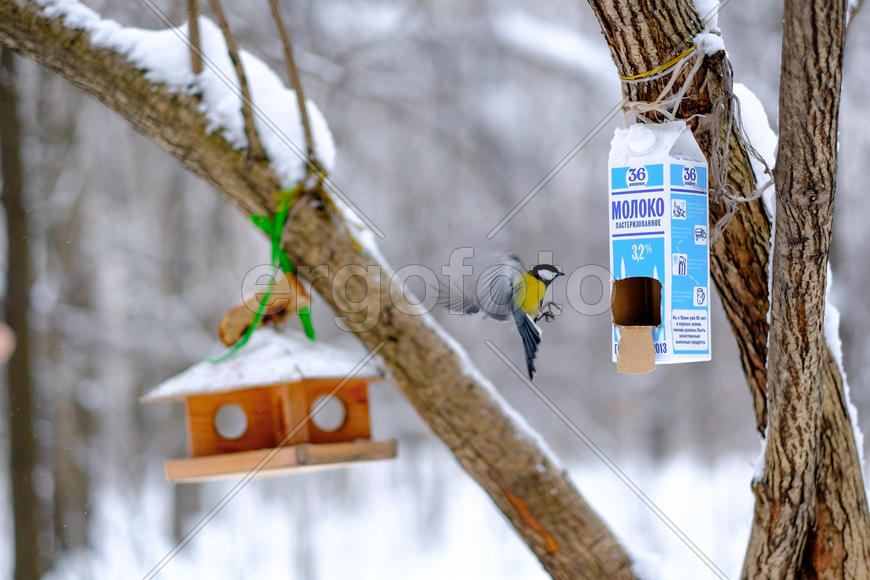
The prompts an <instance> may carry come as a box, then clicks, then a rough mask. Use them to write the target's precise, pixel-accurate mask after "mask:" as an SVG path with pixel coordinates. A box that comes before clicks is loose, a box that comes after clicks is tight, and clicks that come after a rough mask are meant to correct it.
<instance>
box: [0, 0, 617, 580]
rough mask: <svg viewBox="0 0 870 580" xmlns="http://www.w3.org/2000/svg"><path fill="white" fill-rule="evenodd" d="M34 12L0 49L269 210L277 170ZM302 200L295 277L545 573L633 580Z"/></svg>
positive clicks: (343, 240)
mask: <svg viewBox="0 0 870 580" xmlns="http://www.w3.org/2000/svg"><path fill="white" fill-rule="evenodd" d="M38 10H39V8H38V7H37V6H35V5H34V4H32V3H26V4H21V5H19V4H17V3H16V2H14V1H11V0H0V42H2V43H4V44H6V45H9V46H11V47H12V48H13V49H14V50H16V51H19V52H21V53H23V54H25V55H27V56H28V57H30V58H33V59H34V60H35V61H37V62H38V63H40V64H42V65H43V66H45V67H46V68H48V69H50V70H53V71H55V72H58V73H60V74H61V75H62V76H64V77H65V78H67V79H68V80H69V81H70V82H72V83H73V84H75V85H76V86H78V87H80V88H83V89H84V90H86V91H87V92H89V93H91V94H92V95H94V96H96V97H97V98H98V99H99V100H100V101H102V102H103V103H104V104H106V105H107V106H108V107H110V108H111V109H113V110H115V111H116V112H118V113H119V114H121V115H122V116H123V117H124V118H125V119H127V120H128V121H129V122H130V123H132V124H133V125H134V126H135V127H136V128H137V129H138V130H140V131H141V132H143V133H144V134H146V135H148V136H149V137H151V138H152V139H154V140H155V141H156V142H157V143H158V144H160V145H161V146H162V147H164V148H165V149H167V150H168V151H169V152H171V153H172V154H174V155H175V156H176V157H178V158H179V160H181V162H182V163H183V164H184V165H185V166H186V167H188V168H189V169H191V170H192V171H194V172H195V173H197V174H198V175H199V176H200V177H202V178H203V179H205V180H206V181H207V182H209V183H211V184H212V185H213V186H214V187H215V188H216V189H217V190H218V191H220V192H221V193H222V194H223V195H225V196H226V197H227V199H229V200H230V201H231V202H232V203H233V204H235V205H236V206H237V207H239V209H241V210H242V211H243V212H245V213H246V214H251V213H271V212H272V211H273V210H274V194H275V192H276V191H278V189H279V186H278V182H277V179H276V177H275V175H274V173H273V172H272V171H271V170H270V169H269V167H268V165H267V164H265V163H262V162H256V163H248V162H247V160H246V157H245V154H244V152H243V151H235V150H233V149H232V148H231V147H230V146H229V145H228V144H227V143H226V141H225V140H224V139H223V138H222V137H220V135H218V134H217V133H209V132H207V131H206V127H207V123H206V120H205V118H204V117H203V116H202V115H201V114H200V113H199V112H197V103H196V101H195V100H194V99H193V98H192V97H190V96H188V95H184V94H177V93H176V94H170V93H169V92H167V91H165V90H163V89H162V88H160V87H156V86H154V85H152V84H151V83H150V82H148V81H147V80H146V79H145V77H144V75H143V74H142V73H141V72H140V71H137V70H136V69H135V68H134V67H133V66H132V65H130V63H128V62H126V61H125V60H124V59H123V58H122V57H121V56H119V55H118V54H115V53H113V52H111V51H108V50H104V49H99V48H95V47H93V46H91V45H90V43H89V40H88V35H87V34H86V33H82V32H79V31H74V30H70V29H68V28H65V27H64V26H63V25H62V24H61V23H60V22H58V21H57V20H54V21H51V20H48V19H46V18H43V17H41V16H40V15H39V12H38ZM305 197H306V198H307V199H305V200H302V201H299V202H297V203H296V204H295V205H294V207H293V210H292V211H291V216H292V217H291V219H290V220H289V223H288V224H287V228H286V230H285V236H284V240H283V242H284V243H283V247H284V249H285V250H286V251H287V253H288V255H289V257H290V258H291V260H292V261H293V262H294V263H296V264H298V265H299V266H300V267H299V272H300V275H302V276H305V274H306V268H304V266H305V265H307V266H311V267H313V266H325V267H326V268H322V267H321V268H319V270H321V271H323V270H325V271H326V272H327V273H328V274H327V276H325V277H313V278H312V277H311V276H309V278H312V279H310V281H311V283H312V285H313V287H314V288H315V289H316V290H317V291H318V292H319V293H320V294H321V295H322V296H323V297H324V299H325V300H326V301H328V302H329V303H330V304H331V305H332V306H333V308H334V309H335V310H336V312H337V313H338V314H339V315H340V316H344V317H345V318H346V320H348V326H349V327H350V328H351V330H353V331H354V332H356V334H357V335H358V336H359V338H360V339H361V340H362V341H363V342H364V343H365V344H366V345H368V346H369V347H371V348H376V347H379V346H380V347H381V350H380V354H381V356H382V357H383V360H384V362H385V363H386V364H387V366H389V368H390V369H391V370H392V372H393V375H394V377H395V381H396V385H397V387H398V388H399V389H400V390H401V392H402V393H403V394H404V395H405V396H406V397H407V398H408V400H409V401H410V402H411V403H412V404H413V405H414V407H415V408H416V409H417V411H418V412H419V413H420V414H421V416H422V417H423V418H424V419H425V420H426V422H427V423H428V424H429V426H430V427H431V428H432V430H433V432H434V433H435V434H436V435H437V436H438V437H440V438H441V439H442V440H443V441H444V442H445V444H446V445H447V446H448V447H449V448H450V450H451V451H452V452H453V454H454V455H455V456H456V458H457V459H458V461H459V463H460V464H461V465H462V467H463V468H464V469H465V470H466V471H467V472H468V473H469V475H471V477H473V478H474V479H475V480H476V481H477V482H478V484H480V485H481V486H482V487H483V488H484V490H486V492H487V493H488V494H489V496H490V497H491V498H492V500H493V502H494V503H495V504H496V506H497V507H498V508H499V509H500V510H501V511H502V512H503V513H504V515H505V516H506V517H507V519H508V520H509V521H510V523H511V524H512V525H513V526H514V528H515V529H516V530H517V532H518V533H519V534H520V536H521V537H522V539H523V540H524V541H525V542H526V543H527V544H528V545H529V546H530V547H531V549H532V550H533V551H534V553H535V554H536V556H537V557H538V558H539V560H540V561H541V563H542V565H543V566H544V568H545V569H546V570H547V572H548V573H549V574H550V575H551V576H552V577H554V578H565V579H576V578H614V579H618V578H632V577H633V574H632V572H631V570H630V560H629V558H628V556H627V554H626V553H625V551H624V550H623V548H622V547H621V546H620V545H619V543H618V541H617V540H616V539H615V537H614V536H613V534H612V533H611V532H610V530H609V529H608V528H607V527H606V526H605V525H604V524H603V522H602V521H601V520H600V518H599V517H598V516H597V515H596V514H595V512H594V511H593V510H592V509H591V508H590V507H589V506H588V505H587V504H586V502H585V501H584V500H583V498H582V497H581V496H580V494H579V492H578V491H577V489H576V488H575V487H574V485H573V484H572V483H571V481H570V479H569V478H568V477H567V474H566V473H565V472H564V471H563V470H562V468H561V467H560V466H559V465H558V464H557V463H556V462H555V461H554V458H553V457H552V456H551V455H550V454H549V453H548V452H547V451H546V449H544V448H543V447H542V445H541V444H540V443H539V442H538V441H536V440H535V439H534V438H533V437H530V436H529V432H528V430H527V429H526V428H524V427H523V426H522V425H521V424H519V423H518V421H517V420H516V419H514V418H513V417H512V415H511V413H510V411H509V410H508V409H506V408H505V407H504V406H503V403H502V401H501V399H500V397H499V395H498V394H497V392H496V391H495V390H494V388H493V386H492V385H491V384H490V383H489V382H488V381H487V380H486V379H485V378H484V377H482V376H481V375H480V374H479V372H478V371H477V370H476V369H474V368H473V367H472V366H471V364H470V362H469V361H468V359H467V356H466V355H465V353H463V352H462V350H461V349H460V348H459V346H458V345H457V344H456V343H455V342H454V341H453V340H452V339H451V338H450V337H449V336H448V335H446V334H445V333H444V331H443V330H441V328H440V327H439V326H438V325H437V324H436V323H435V322H434V321H433V320H432V319H431V318H430V317H429V316H428V315H422V314H421V315H417V314H413V315H412V314H406V312H409V311H410V310H411V307H410V306H409V305H406V304H405V305H403V304H400V305H399V307H400V308H401V310H399V309H398V308H397V307H396V306H397V305H396V304H395V303H394V301H393V300H392V299H391V297H390V290H391V289H393V291H394V293H397V294H401V292H400V291H399V292H396V289H397V288H398V287H399V281H398V280H395V279H392V276H391V272H390V271H389V269H388V268H387V267H386V265H384V264H379V263H378V261H377V260H376V259H375V258H374V257H373V256H372V255H371V253H370V252H369V251H367V250H365V249H362V248H361V247H360V245H359V243H358V242H357V240H356V239H354V238H353V237H352V236H351V235H349V232H350V231H352V230H355V228H354V226H353V225H348V223H347V222H345V221H344V219H343V218H342V217H341V216H340V215H338V214H337V213H336V212H335V211H334V209H330V208H334V206H333V205H332V203H331V202H328V201H326V200H324V199H323V196H322V194H319V193H318V192H307V193H306V194H305ZM365 234H367V232H357V234H356V235H359V236H362V235H365ZM349 264H357V265H359V266H361V268H359V269H358V270H357V271H358V272H359V273H360V274H361V276H353V277H350V278H349V279H348V280H347V283H346V284H345V283H340V284H333V282H334V281H335V280H336V274H337V273H339V270H340V269H341V268H343V267H345V266H347V265H349ZM311 271H312V270H307V272H308V273H310V272H311ZM344 272H345V273H346V272H347V270H346V269H345V270H344ZM339 274H340V273H339ZM342 282H343V281H342ZM361 296H364V297H365V306H366V307H367V310H368V312H372V313H377V315H378V316H377V320H376V321H375V324H374V326H372V327H369V326H370V325H366V324H364V321H362V320H360V319H359V318H358V317H356V316H355V315H354V314H352V313H353V312H357V311H358V309H357V308H356V306H358V305H359V303H358V301H357V299H358V298H359V297H361ZM403 311H404V312H403Z"/></svg>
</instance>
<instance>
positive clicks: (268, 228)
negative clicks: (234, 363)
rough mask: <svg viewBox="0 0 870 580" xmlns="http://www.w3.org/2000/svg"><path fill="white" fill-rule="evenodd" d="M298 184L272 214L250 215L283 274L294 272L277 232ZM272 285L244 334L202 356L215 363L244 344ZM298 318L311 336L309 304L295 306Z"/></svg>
mask: <svg viewBox="0 0 870 580" xmlns="http://www.w3.org/2000/svg"><path fill="white" fill-rule="evenodd" d="M297 190H298V187H296V188H294V189H290V190H284V193H283V195H282V196H281V199H280V200H279V201H278V206H277V211H276V212H275V216H274V218H270V217H269V216H267V215H262V214H257V215H252V216H251V223H253V224H254V225H255V226H257V227H258V228H260V229H261V230H263V231H264V232H266V235H268V236H269V239H270V240H271V242H272V261H271V264H272V266H275V267H279V268H281V271H282V272H284V273H286V274H296V268H295V267H294V266H293V263H292V262H291V261H290V258H289V257H288V256H287V252H285V251H284V250H282V249H281V233H282V232H283V231H284V225H285V224H286V223H287V214H288V213H289V211H290V202H291V201H292V200H293V197H294V196H295V195H296V192H297ZM274 285H275V281H274V280H271V281H270V282H269V287H268V288H267V289H266V293H265V294H263V298H261V299H260V304H259V306H258V307H257V312H256V314H255V315H254V320H253V322H251V325H250V326H248V328H247V330H245V334H244V335H242V338H240V339H239V341H238V342H236V344H234V345H233V347H232V348H231V349H230V350H228V351H227V352H225V353H224V354H222V355H221V356H219V357H217V358H207V359H206V360H207V361H208V362H210V363H215V364H216V363H219V362H221V361H225V360H226V359H228V358H230V357H231V356H233V355H234V354H235V353H236V352H238V350H239V349H240V348H242V347H243V346H245V344H246V343H247V342H248V340H249V339H250V338H251V335H252V334H254V330H256V328H257V327H258V326H259V325H260V321H261V320H262V319H263V312H265V310H266V304H268V302H269V297H270V296H271V295H272V287H273V286H274ZM299 321H300V322H301V323H302V328H303V330H304V331H305V336H307V337H308V338H309V339H310V340H312V341H313V340H314V325H313V324H312V323H311V308H310V307H309V306H307V305H306V306H303V307H302V308H300V309H299Z"/></svg>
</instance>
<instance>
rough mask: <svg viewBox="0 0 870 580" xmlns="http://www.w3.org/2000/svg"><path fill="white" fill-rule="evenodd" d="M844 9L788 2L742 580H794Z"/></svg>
mask: <svg viewBox="0 0 870 580" xmlns="http://www.w3.org/2000/svg"><path fill="white" fill-rule="evenodd" d="M845 18H846V14H845V3H844V2H840V1H839V0H812V1H808V0H786V1H785V18H784V20H783V23H784V26H783V37H782V73H781V77H780V87H779V118H780V122H779V126H780V132H779V150H778V154H777V159H776V169H775V170H774V176H775V184H776V241H775V245H774V252H773V292H772V294H771V299H772V304H771V327H770V353H769V357H768V376H767V385H768V391H767V396H768V409H769V413H768V430H767V431H768V437H767V447H766V453H765V462H764V463H765V473H764V477H763V478H762V480H761V481H760V482H759V483H758V485H757V486H756V488H755V495H756V504H755V524H754V525H753V528H752V536H751V537H750V540H749V548H748V550H747V554H746V561H745V563H744V569H743V576H744V577H745V578H758V577H773V576H775V577H778V578H795V577H798V576H799V575H801V572H800V568H801V565H802V559H803V556H804V553H803V552H804V547H805V545H806V542H807V539H808V535H809V530H810V527H811V525H813V524H814V520H815V515H816V514H815V510H816V505H815V504H816V494H815V493H813V491H814V487H815V481H816V464H817V461H818V451H819V441H820V422H821V403H822V386H821V371H822V357H823V354H824V353H823V348H824V344H825V339H824V334H823V325H824V320H825V284H826V278H825V276H826V271H827V267H828V254H829V251H830V246H831V223H832V222H833V218H834V188H835V185H836V182H837V116H838V114H839V110H840V85H841V81H842V68H843V44H844V41H845V38H846V23H845Z"/></svg>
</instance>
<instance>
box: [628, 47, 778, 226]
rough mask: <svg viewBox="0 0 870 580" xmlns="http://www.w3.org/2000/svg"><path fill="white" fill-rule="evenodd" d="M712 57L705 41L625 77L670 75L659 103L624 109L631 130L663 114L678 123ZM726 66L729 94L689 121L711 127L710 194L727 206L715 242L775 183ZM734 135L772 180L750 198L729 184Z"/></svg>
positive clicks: (636, 104)
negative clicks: (689, 93) (752, 137)
mask: <svg viewBox="0 0 870 580" xmlns="http://www.w3.org/2000/svg"><path fill="white" fill-rule="evenodd" d="M696 38H697V37H696ZM706 54H707V53H706V49H705V47H704V46H703V42H701V43H699V44H696V45H693V46H692V47H691V48H689V49H687V50H685V51H683V52H682V53H680V54H679V55H677V56H676V57H674V58H672V59H671V60H669V61H667V62H665V63H664V64H662V65H660V66H657V67H654V68H652V69H650V70H649V71H646V72H642V73H638V74H634V75H622V74H620V75H619V78H620V80H621V81H622V82H623V83H625V84H627V85H629V84H638V83H646V82H650V81H654V80H658V79H661V78H663V77H665V76H668V75H670V79H669V81H668V82H667V83H666V84H665V86H664V88H663V89H662V91H661V92H660V93H659V95H658V97H656V99H655V100H654V101H629V102H627V103H626V104H625V105H624V106H623V125H624V126H627V125H628V123H629V120H630V119H634V120H638V121H640V122H643V123H650V122H654V121H652V120H651V119H650V114H651V113H654V114H658V115H660V116H661V117H662V118H665V119H667V120H669V121H673V120H675V119H676V118H677V112H678V111H679V108H680V104H681V103H682V101H683V98H684V97H685V95H686V92H687V91H688V89H689V86H690V85H691V82H692V80H693V79H694V77H695V74H696V73H697V72H698V70H700V68H701V65H702V64H703V62H704V57H705V56H706ZM690 58H691V59H692V65H691V68H690V69H689V71H688V73H687V74H686V76H685V79H684V80H683V82H682V84H681V85H680V88H679V89H678V90H677V91H676V92H674V86H675V84H676V82H677V79H678V78H680V75H681V73H682V72H683V69H684V68H685V67H686V66H688V63H689V62H690ZM720 67H721V69H720V72H721V75H722V79H723V82H722V84H723V86H724V93H723V95H722V96H721V97H719V98H718V99H717V100H716V101H715V102H714V103H713V106H712V110H711V111H710V113H708V114H706V115H704V114H700V113H699V114H695V115H692V116H690V117H688V118H686V119H685V120H686V121H688V120H691V119H694V118H696V117H708V121H709V125H710V127H711V139H712V147H711V150H712V154H711V156H710V173H711V177H712V179H711V181H712V183H713V184H715V185H714V186H712V187H711V188H710V193H711V195H712V196H713V197H715V198H716V199H718V200H719V201H720V202H721V203H722V205H723V206H724V207H725V213H724V214H723V215H722V217H721V218H720V219H719V220H718V221H717V222H716V224H715V225H714V227H713V234H712V236H711V242H715V241H716V240H717V239H718V238H719V236H720V235H721V234H722V232H723V231H724V230H725V228H726V227H727V226H728V223H729V222H730V221H731V218H732V217H733V216H734V214H736V213H737V210H738V207H739V204H741V203H747V202H750V201H752V200H755V199H758V198H759V197H760V196H761V195H762V194H763V193H764V191H765V190H766V189H767V188H768V187H770V186H771V185H772V184H773V172H772V170H771V169H770V167H769V166H768V165H767V162H766V161H765V159H764V158H763V157H762V156H761V154H760V153H758V151H757V150H756V149H755V148H754V147H753V146H752V144H751V143H750V142H749V139H748V138H747V137H746V132H745V130H744V127H743V120H742V117H741V115H740V99H738V98H737V95H735V94H734V91H733V71H732V69H731V64H730V63H729V62H728V59H720ZM732 132H735V133H736V134H737V138H738V139H739V142H740V144H741V145H742V146H743V147H744V148H745V149H746V151H747V152H748V153H749V154H750V155H751V156H752V157H754V158H755V159H756V160H758V161H759V162H760V163H761V164H762V165H763V167H764V173H765V174H766V175H768V176H769V179H768V180H767V181H766V182H765V183H763V184H756V189H755V190H754V191H753V192H751V193H750V194H749V195H742V194H741V193H740V192H739V191H737V189H735V188H734V186H733V185H731V183H730V182H729V180H728V161H727V160H728V153H729V151H730V148H731V134H732Z"/></svg>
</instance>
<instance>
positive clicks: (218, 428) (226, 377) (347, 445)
mask: <svg viewBox="0 0 870 580" xmlns="http://www.w3.org/2000/svg"><path fill="white" fill-rule="evenodd" d="M362 358H363V357H362V355H359V356H357V355H355V354H353V353H348V352H345V351H342V350H339V349H336V348H334V347H330V346H327V345H324V344H321V343H319V342H318V343H315V342H311V341H309V340H308V339H307V338H306V337H305V336H304V335H302V334H300V333H296V332H290V331H287V332H283V333H280V334H279V333H278V332H276V331H274V330H272V329H271V328H263V329H260V330H258V331H257V332H255V333H254V334H253V336H252V337H251V339H250V341H249V342H248V344H247V345H245V347H244V348H242V349H240V350H239V351H238V352H237V353H235V354H234V355H233V356H232V357H230V358H228V359H227V360H224V361H222V362H220V363H217V364H213V363H211V362H208V361H203V362H200V363H198V364H196V365H194V366H193V367H191V368H189V369H188V370H186V371H185V372H183V373H181V374H180V375H178V376H176V377H173V378H171V379H169V380H168V381H166V382H164V383H163V384H161V385H158V386H157V387H155V388H154V389H153V390H152V391H151V392H149V393H148V394H147V395H145V396H144V397H142V400H143V401H146V402H153V401H163V400H177V401H184V403H185V406H186V411H187V413H186V416H187V439H188V444H189V448H190V457H189V458H187V459H175V460H171V461H167V462H166V477H167V478H168V479H169V480H170V481H176V482H185V481H200V480H204V479H215V478H221V477H241V476H244V475H246V474H248V473H250V472H252V471H255V470H258V471H257V475H272V474H279V473H287V472H293V471H300V470H305V469H313V468H318V467H320V468H322V467H331V466H337V465H342V464H347V463H350V462H356V461H367V460H373V459H387V458H391V457H395V456H396V442H395V441H372V440H371V427H370V424H369V404H368V384H369V382H371V381H378V380H381V379H382V378H383V376H384V373H383V370H382V369H380V368H378V367H377V366H376V365H374V364H373V363H371V362H369V363H367V364H366V365H364V366H363V367H362V368H359V369H357V368H356V367H357V366H358V365H359V363H360V362H361V361H362ZM355 369H356V372H353V371H354V370H355ZM348 377H349V378H348Z"/></svg>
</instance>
